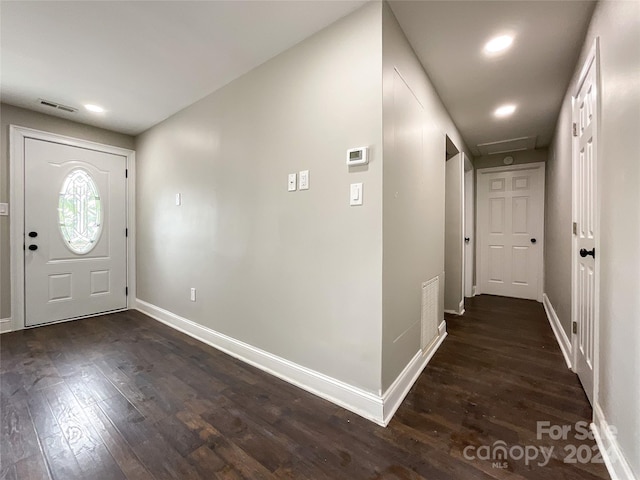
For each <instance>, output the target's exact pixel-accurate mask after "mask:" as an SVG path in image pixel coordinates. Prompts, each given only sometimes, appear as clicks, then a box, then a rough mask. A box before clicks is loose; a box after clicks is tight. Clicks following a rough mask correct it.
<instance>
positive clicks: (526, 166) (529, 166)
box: [473, 162, 546, 302]
mask: <svg viewBox="0 0 640 480" xmlns="http://www.w3.org/2000/svg"><path fill="white" fill-rule="evenodd" d="M538 169H540V171H541V174H540V188H541V189H542V198H541V205H540V210H541V212H542V216H543V218H542V222H541V225H540V229H541V231H540V235H539V237H540V238H541V239H542V240H541V242H540V245H541V250H542V252H541V254H540V258H541V259H542V260H544V248H545V241H544V238H545V236H544V235H545V233H544V232H545V224H544V209H545V189H546V185H545V180H546V178H545V177H546V174H545V171H546V165H545V163H544V162H534V163H521V164H519V165H509V166H505V167H490V168H477V169H476V185H475V194H476V230H475V231H476V268H475V270H476V281H478V280H479V277H478V276H479V275H482V270H481V268H480V266H481V264H482V242H483V238H482V237H483V235H482V232H481V231H480V230H481V229H482V225H481V223H480V222H479V221H478V220H479V216H480V208H478V206H479V205H480V202H479V199H478V197H479V196H480V188H478V185H479V183H480V176H481V175H485V174H488V173H499V172H512V171H519V170H538ZM480 286H481V283H480V284H478V285H474V287H473V288H474V296H475V295H481V294H482V293H483V292H482V291H481V288H480ZM543 288H544V261H541V262H540V265H539V266H538V292H537V295H536V300H537V301H538V302H542V301H543V298H542V295H543Z"/></svg>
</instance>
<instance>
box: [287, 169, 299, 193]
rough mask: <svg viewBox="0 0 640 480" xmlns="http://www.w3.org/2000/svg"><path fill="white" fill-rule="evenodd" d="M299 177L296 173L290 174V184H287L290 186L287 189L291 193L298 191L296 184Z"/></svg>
mask: <svg viewBox="0 0 640 480" xmlns="http://www.w3.org/2000/svg"><path fill="white" fill-rule="evenodd" d="M297 177H298V176H297V174H295V173H290V174H289V183H288V184H287V185H288V187H287V189H288V190H289V191H290V192H295V191H296V182H297Z"/></svg>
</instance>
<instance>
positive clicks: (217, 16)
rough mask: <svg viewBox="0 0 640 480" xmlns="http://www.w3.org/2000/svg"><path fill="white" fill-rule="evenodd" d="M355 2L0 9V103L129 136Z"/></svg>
mask: <svg viewBox="0 0 640 480" xmlns="http://www.w3.org/2000/svg"><path fill="white" fill-rule="evenodd" d="M364 3H365V1H364V0H357V1H322V0H310V1H293V2H292V1H272V0H270V1H200V2H189V1H168V2H147V1H141V2H133V1H106V2H93V1H77V2H75V1H71V2H61V1H44V2H35V1H34V2H32V1H14V2H7V1H2V3H1V5H0V29H1V33H0V35H1V36H0V40H1V43H0V48H1V59H0V60H1V63H0V68H1V70H0V72H1V76H0V99H1V100H2V101H3V102H6V103H9V104H12V105H17V106H21V107H24V108H28V109H32V110H38V111H42V112H45V113H48V114H51V115H57V116H60V117H64V118H69V119H72V120H75V121H78V122H82V123H88V124H90V125H96V126H99V127H103V128H107V129H110V130H115V131H119V132H123V133H128V134H131V135H136V134H138V133H140V132H142V131H144V130H146V129H148V128H149V127H151V126H153V125H155V124H157V123H158V122H160V121H162V120H164V119H165V118H167V117H169V116H171V115H172V114H174V113H176V112H177V111H179V110H181V109H183V108H184V107H186V106H188V105H191V104H192V103H194V102H195V101H197V100H199V99H201V98H203V97H205V96H206V95H208V94H209V93H211V92H213V91H215V90H217V89H218V88H220V87H222V86H223V85H225V84H227V83H229V82H230V81H231V80H233V79H235V78H237V77H239V76H240V75H242V74H244V73H245V72H248V71H249V70H251V69H253V68H254V67H256V66H258V65H260V64H261V63H263V62H265V61H267V60H268V59H270V58H272V57H274V56H275V55H277V54H278V53H280V52H282V51H284V50H286V49H288V48H290V47H292V46H293V45H295V44H297V43H299V42H300V41H302V40H303V39H305V38H307V37H309V36H310V35H312V34H313V33H315V32H317V31H319V30H321V29H322V28H324V27H326V26H327V25H329V24H331V23H333V22H334V21H336V20H337V19H339V18H341V17H343V16H345V15H346V14H348V13H350V12H351V11H353V10H356V9H357V8H358V7H360V6H361V5H363V4H364ZM39 98H44V99H47V100H53V101H54V102H57V103H60V104H63V105H68V106H72V107H76V108H78V109H79V110H78V112H77V113H65V112H62V111H58V110H54V109H51V108H49V107H43V106H40V105H39V104H38V99H39ZM85 103H92V104H98V105H101V106H103V107H104V108H106V109H107V110H108V111H107V112H106V113H104V114H101V115H95V114H91V113H89V112H86V111H85V110H84V109H83V108H82V105H83V104H85Z"/></svg>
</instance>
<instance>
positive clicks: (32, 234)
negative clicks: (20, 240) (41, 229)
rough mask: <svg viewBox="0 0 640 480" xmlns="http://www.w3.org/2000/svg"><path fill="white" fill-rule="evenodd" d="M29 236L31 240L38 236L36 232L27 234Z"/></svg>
mask: <svg viewBox="0 0 640 480" xmlns="http://www.w3.org/2000/svg"><path fill="white" fill-rule="evenodd" d="M29 236H30V237H31V238H36V237H37V236H38V232H29Z"/></svg>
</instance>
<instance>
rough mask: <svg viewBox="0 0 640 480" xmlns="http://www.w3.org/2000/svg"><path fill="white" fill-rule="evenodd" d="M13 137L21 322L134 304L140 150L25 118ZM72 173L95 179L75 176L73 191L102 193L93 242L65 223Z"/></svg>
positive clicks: (13, 221) (14, 246) (14, 258)
mask: <svg viewBox="0 0 640 480" xmlns="http://www.w3.org/2000/svg"><path fill="white" fill-rule="evenodd" d="M10 138H11V157H10V161H11V175H12V176H11V205H10V208H11V218H10V225H11V270H12V272H11V273H12V283H11V287H12V292H11V306H12V318H13V322H12V323H13V329H14V330H17V329H22V328H25V327H30V326H35V325H40V324H43V323H53V322H57V321H64V320H69V319H73V318H81V317H86V316H92V315H97V314H102V313H105V312H108V311H116V310H123V309H126V308H128V307H131V306H132V302H131V301H129V299H130V298H131V299H134V298H135V296H134V295H135V269H134V267H135V257H134V253H135V250H134V249H135V232H134V229H133V228H132V226H131V225H132V224H134V211H133V207H134V199H135V191H134V188H133V186H134V182H135V153H134V152H133V151H131V150H127V149H122V148H118V147H111V146H107V145H101V144H97V143H93V142H88V141H84V140H79V139H74V138H70V137H65V136H61V135H55V134H50V133H47V132H40V131H37V130H32V129H28V128H24V127H17V126H11V132H10ZM69 174H72V177H80V180H82V179H84V180H86V179H87V178H90V179H91V181H89V182H85V183H82V182H78V183H75V189H72V188H71V187H72V186H73V185H74V183H73V182H69V181H67V182H66V185H68V186H69V190H68V191H67V193H69V192H72V193H73V194H76V195H71V197H68V198H78V199H82V198H87V197H85V196H83V195H78V193H80V192H81V191H82V189H83V188H84V187H83V185H84V186H86V185H89V190H90V191H92V192H93V197H95V196H99V197H100V204H101V208H100V212H101V220H100V222H99V223H100V227H99V229H98V230H97V235H95V236H94V237H91V236H89V237H90V238H89V240H87V242H86V244H85V245H86V246H79V245H80V244H79V243H78V244H76V243H74V242H73V241H72V242H68V239H65V238H64V236H63V233H62V230H63V228H61V226H60V223H61V220H60V217H59V198H60V197H61V190H62V189H63V185H64V184H65V181H66V180H67V179H68V176H69ZM125 175H126V176H127V177H128V178H125ZM92 182H93V186H92V187H91V183H92ZM78 188H79V189H80V190H78ZM79 202H80V204H81V206H86V204H85V203H83V202H82V201H81V200H80V201H79ZM94 206H95V205H94ZM63 210H64V209H63ZM62 223H64V222H62ZM82 230H83V229H82V228H80V229H76V232H78V231H79V232H82ZM94 230H95V229H94ZM126 230H128V236H125V232H126ZM31 232H34V233H32V235H34V234H35V235H36V236H30V235H29V233H31ZM72 236H73V235H72ZM77 238H81V237H77ZM91 239H93V240H95V241H94V242H91V241H90V240H91ZM30 246H31V248H35V247H36V246H37V249H34V250H31V249H30V248H29V247H30ZM74 249H75V250H76V251H75V252H74V251H73V250H74ZM127 285H128V289H129V294H130V295H129V296H128V297H127V296H126V295H125V288H127Z"/></svg>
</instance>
